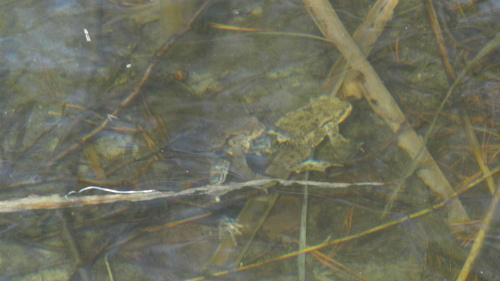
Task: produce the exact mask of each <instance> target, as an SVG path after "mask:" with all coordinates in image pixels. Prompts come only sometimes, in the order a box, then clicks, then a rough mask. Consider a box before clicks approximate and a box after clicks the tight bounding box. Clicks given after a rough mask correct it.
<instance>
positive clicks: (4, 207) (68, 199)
mask: <svg viewBox="0 0 500 281" xmlns="http://www.w3.org/2000/svg"><path fill="white" fill-rule="evenodd" d="M273 184H281V185H283V186H288V185H293V184H299V185H309V186H310V187H316V188H348V187H351V186H381V185H383V184H384V183H381V182H362V183H329V182H317V181H295V180H282V179H260V180H252V181H247V182H242V183H231V184H225V185H205V186H201V187H195V188H191V189H186V190H182V191H179V192H174V191H154V190H145V191H144V192H137V191H136V192H135V193H131V194H113V195H92V196H83V197H76V195H72V196H68V195H69V194H68V195H66V196H62V195H48V196H29V197H25V198H20V199H13V200H4V201H0V213H10V212H19V211H24V210H36V209H58V208H67V207H81V206H87V205H98V204H107V203H113V202H118V201H129V202H139V201H149V200H154V199H162V198H176V197H182V196H191V195H207V196H215V197H217V196H221V195H224V194H226V193H228V192H230V191H235V190H238V189H242V188H244V187H255V188H267V187H269V186H271V185H273ZM93 189H95V188H93ZM104 191H105V190H104ZM74 193H78V192H71V194H74Z"/></svg>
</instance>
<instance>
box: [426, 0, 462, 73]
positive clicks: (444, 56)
mask: <svg viewBox="0 0 500 281" xmlns="http://www.w3.org/2000/svg"><path fill="white" fill-rule="evenodd" d="M425 4H426V6H427V16H428V17H429V23H430V25H431V28H432V31H434V35H435V36H436V43H437V45H438V50H439V55H440V56H441V60H442V61H443V65H444V70H445V72H446V75H448V77H449V78H450V80H451V81H453V80H455V78H456V76H455V71H453V67H451V64H450V59H449V58H448V52H447V51H446V46H445V45H444V38H443V32H442V31H441V27H440V26H439V21H438V19H437V16H436V11H435V10H434V5H433V4H432V0H426V1H425Z"/></svg>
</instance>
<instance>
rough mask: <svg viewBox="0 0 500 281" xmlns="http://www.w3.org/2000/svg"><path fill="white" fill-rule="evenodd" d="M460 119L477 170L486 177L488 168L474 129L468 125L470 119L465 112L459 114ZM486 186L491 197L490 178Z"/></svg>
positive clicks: (491, 184) (492, 182) (491, 185)
mask: <svg viewBox="0 0 500 281" xmlns="http://www.w3.org/2000/svg"><path fill="white" fill-rule="evenodd" d="M463 111H465V110H463ZM460 118H461V120H462V123H463V124H464V127H465V132H466V134H467V139H468V140H469V144H470V146H471V149H472V153H473V154H474V158H476V162H477V165H478V166H479V169H480V170H481V172H482V173H483V175H487V174H489V173H490V168H489V167H488V165H486V163H485V161H484V158H483V155H482V153H481V149H480V148H481V146H480V145H479V142H478V141H477V138H476V134H475V133H474V129H473V128H472V124H471V123H470V118H469V115H468V114H467V112H464V113H462V114H460ZM486 185H487V186H488V189H489V190H490V193H491V195H494V194H495V181H494V180H493V177H492V176H489V177H487V178H486Z"/></svg>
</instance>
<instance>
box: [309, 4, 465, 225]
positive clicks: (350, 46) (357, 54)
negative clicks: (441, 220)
mask: <svg viewBox="0 0 500 281" xmlns="http://www.w3.org/2000/svg"><path fill="white" fill-rule="evenodd" d="M303 2H304V3H305V4H306V5H307V6H308V8H309V9H310V10H311V11H312V13H313V14H314V16H315V17H316V18H317V21H318V23H319V24H320V25H321V26H322V30H324V32H325V34H323V35H324V36H325V37H326V38H327V39H330V40H332V41H333V42H334V44H335V46H336V47H337V49H338V50H339V51H340V53H341V54H342V55H343V56H344V58H345V59H346V61H348V62H349V65H350V66H351V68H353V69H355V70H358V71H359V72H361V73H362V74H363V78H364V80H365V81H364V87H365V90H366V91H365V97H366V100H367V101H368V102H369V104H370V106H371V107H372V109H373V110H374V111H375V113H377V114H378V115H379V116H380V117H381V118H382V119H383V120H384V122H385V123H386V124H387V125H388V126H389V128H390V129H391V130H392V131H393V132H394V133H397V132H400V133H399V136H398V145H399V146H400V147H401V148H402V149H403V150H405V151H406V152H407V153H408V154H409V156H410V157H411V159H413V161H414V162H415V163H417V164H418V165H415V166H414V167H412V169H411V173H413V171H415V169H416V168H417V167H418V168H419V170H418V171H417V175H418V176H419V177H420V178H421V179H422V180H423V181H424V182H425V183H426V184H427V186H429V187H430V188H431V189H432V190H434V191H435V192H436V193H438V194H439V195H440V196H442V197H443V198H444V199H450V198H452V196H453V193H454V192H453V188H452V187H451V185H450V183H449V182H448V180H447V179H446V177H445V176H444V174H443V173H442V171H441V170H440V169H439V166H438V165H437V164H436V162H435V161H434V159H433V158H432V156H431V155H430V153H429V151H428V150H427V148H426V147H425V143H426V142H423V141H422V139H421V138H420V137H419V136H418V135H417V133H416V132H415V131H414V130H413V129H412V128H411V127H410V126H409V125H408V124H407V122H406V118H405V116H404V114H403V112H402V111H401V109H400V108H399V106H398V105H397V103H396V101H395V100H394V99H393V98H392V96H391V94H390V93H389V91H388V90H387V88H386V87H385V86H384V84H383V83H382V81H381V80H380V78H379V77H378V75H377V73H376V72H375V70H374V69H373V67H372V66H371V65H370V63H369V62H368V61H367V60H366V58H365V56H364V54H363V53H362V51H361V50H360V49H359V48H358V46H357V45H356V43H355V42H354V40H353V39H352V38H351V36H350V35H349V33H348V32H347V30H346V29H345V27H344V26H343V24H342V23H341V21H340V19H339V18H338V16H337V14H336V13H335V11H334V9H333V8H332V6H331V5H330V3H329V2H328V1H327V0H303ZM396 195H397V193H394V197H395V196H396ZM447 209H448V220H450V221H468V220H469V216H468V215H467V213H466V212H465V209H464V208H463V206H462V204H461V202H460V200H459V199H458V198H453V199H451V201H450V202H449V203H448V204H447Z"/></svg>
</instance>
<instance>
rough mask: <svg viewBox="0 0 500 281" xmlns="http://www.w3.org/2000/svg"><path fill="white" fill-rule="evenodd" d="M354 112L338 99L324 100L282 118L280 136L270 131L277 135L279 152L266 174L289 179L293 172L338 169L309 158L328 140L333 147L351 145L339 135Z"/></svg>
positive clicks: (323, 98)
mask: <svg viewBox="0 0 500 281" xmlns="http://www.w3.org/2000/svg"><path fill="white" fill-rule="evenodd" d="M351 110H352V105H351V104H350V103H349V102H347V101H343V100H340V99H339V98H337V97H335V96H322V97H319V98H316V99H313V100H311V102H309V103H308V104H307V105H305V106H303V107H301V108H299V109H297V110H295V111H292V112H289V113H287V114H286V115H285V116H283V117H282V118H280V119H279V120H278V122H276V129H277V131H278V132H275V131H270V134H275V135H276V139H277V142H278V143H279V149H278V152H277V154H276V156H275V158H274V160H273V161H272V163H271V164H270V165H269V167H268V168H267V170H266V174H268V175H271V176H274V177H278V178H288V176H289V174H290V172H296V173H300V172H304V171H309V170H317V171H324V170H325V169H326V168H328V167H330V166H333V165H335V164H332V163H330V162H326V161H316V160H311V159H309V158H310V157H311V156H312V153H313V150H314V148H315V147H316V146H318V145H319V144H320V143H321V142H322V141H323V139H324V138H325V136H328V138H329V139H330V143H331V144H332V145H333V146H334V147H340V146H342V144H345V143H347V142H348V140H347V139H345V138H344V137H343V136H342V135H341V134H340V133H339V127H338V124H340V123H342V121H344V120H345V119H346V118H347V116H349V114H350V113H351Z"/></svg>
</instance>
